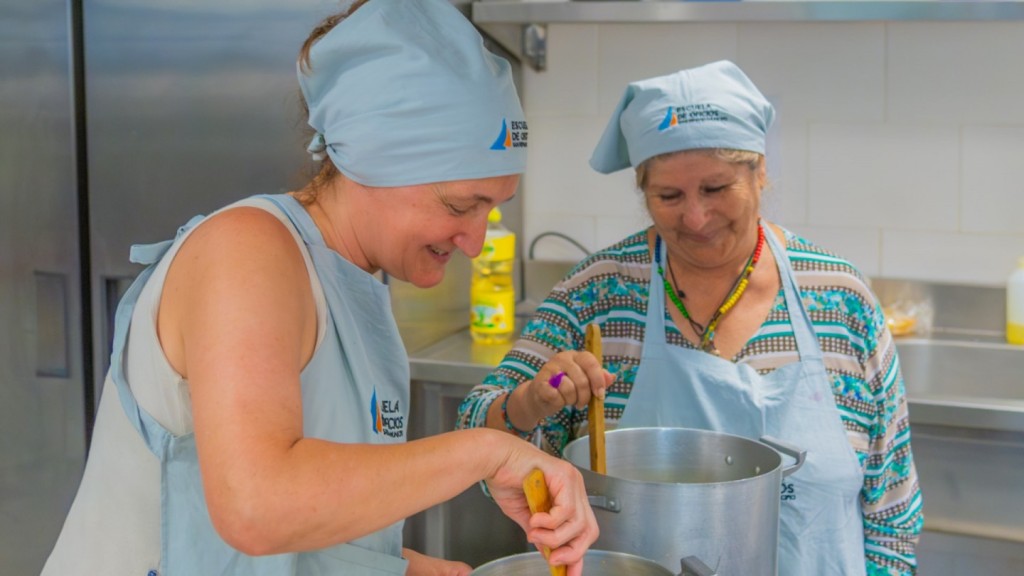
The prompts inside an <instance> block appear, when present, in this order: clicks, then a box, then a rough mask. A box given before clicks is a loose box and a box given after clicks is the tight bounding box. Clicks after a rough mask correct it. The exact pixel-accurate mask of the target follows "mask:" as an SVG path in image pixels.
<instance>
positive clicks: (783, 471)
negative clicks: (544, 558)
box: [564, 428, 805, 576]
mask: <svg viewBox="0 0 1024 576" xmlns="http://www.w3.org/2000/svg"><path fill="white" fill-rule="evenodd" d="M605 450H606V458H607V474H597V473H596V472H592V471H591V470H590V469H589V465H590V443H589V438H588V437H583V438H579V439H577V440H574V441H572V442H570V443H569V445H568V446H566V449H565V452H564V457H565V458H566V459H567V460H569V461H570V462H572V463H573V464H574V465H576V467H577V468H578V469H579V470H580V471H581V472H582V474H583V479H584V482H585V483H586V486H587V492H588V494H589V495H590V503H591V506H592V507H593V508H594V514H595V515H596V516H597V523H598V525H599V526H600V528H601V535H600V536H599V537H598V540H597V542H595V543H594V547H595V548H599V549H602V550H615V551H619V552H626V553H629V554H635V555H637V556H641V557H644V558H649V559H651V560H655V561H657V562H658V563H659V564H661V565H662V566H663V567H665V568H669V569H672V568H673V567H674V566H678V563H679V559H680V558H685V557H687V556H696V557H698V558H700V559H702V560H703V561H704V562H706V563H707V564H708V565H709V566H711V567H712V568H713V569H715V570H716V571H717V572H718V574H720V575H721V576H760V575H766V576H774V575H775V574H777V565H778V542H779V499H780V491H781V488H782V478H783V477H784V476H788V475H789V474H791V473H793V472H795V471H796V470H797V468H799V467H800V466H801V465H802V464H803V460H804V456H805V453H804V452H801V451H799V450H797V449H795V448H792V447H789V446H786V445H784V444H781V443H779V442H778V441H775V440H772V439H769V438H762V439H761V441H760V442H758V441H755V440H750V439H747V438H743V437H741V436H734V435H732V434H723V433H720V432H709V431H706V430H692V429H687V428H626V429H619V430H613V431H610V432H607V433H606V434H605ZM780 452H784V453H786V454H788V455H790V456H792V457H793V458H794V459H795V460H796V462H795V463H794V464H792V465H790V466H788V467H786V468H784V467H783V460H782V456H781V455H780Z"/></svg>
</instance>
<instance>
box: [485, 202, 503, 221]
mask: <svg viewBox="0 0 1024 576" xmlns="http://www.w3.org/2000/svg"><path fill="white" fill-rule="evenodd" d="M487 221H488V222H490V223H491V224H497V223H498V222H501V210H498V207H497V206H495V207H494V208H491V211H490V212H489V213H488V214H487Z"/></svg>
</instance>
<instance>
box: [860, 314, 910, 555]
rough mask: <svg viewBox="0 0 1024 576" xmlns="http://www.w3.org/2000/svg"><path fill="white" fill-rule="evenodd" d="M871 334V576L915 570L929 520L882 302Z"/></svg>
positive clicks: (867, 479)
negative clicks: (872, 414) (872, 409)
mask: <svg viewBox="0 0 1024 576" xmlns="http://www.w3.org/2000/svg"><path fill="white" fill-rule="evenodd" d="M867 336H868V337H867V338H865V345H866V346H865V353H866V354H867V356H866V359H865V362H864V367H865V375H866V377H867V379H868V383H869V386H870V389H871V390H872V392H873V393H874V403H875V410H876V417H875V424H876V425H875V426H874V427H873V428H872V430H871V432H870V447H869V455H868V458H867V460H866V467H865V471H864V487H863V489H862V490H861V504H862V506H863V514H864V547H865V557H866V562H867V566H868V574H872V575H876V574H878V575H881V574H886V575H897V574H898V575H905V574H913V573H915V572H916V567H917V556H916V548H917V541H918V538H919V536H920V534H921V528H922V525H923V521H924V517H923V515H922V512H921V489H920V486H919V485H918V478H917V470H916V468H915V467H914V458H913V453H912V451H911V447H910V420H909V417H908V413H907V400H906V395H905V389H904V384H903V375H902V374H901V373H900V366H899V356H898V355H897V353H896V345H895V341H894V339H893V337H892V334H891V333H890V332H889V330H888V328H887V327H886V325H885V318H884V317H883V315H882V312H881V308H880V307H879V306H878V305H877V304H876V306H875V313H874V316H873V318H872V320H871V322H870V325H869V326H868V335H867Z"/></svg>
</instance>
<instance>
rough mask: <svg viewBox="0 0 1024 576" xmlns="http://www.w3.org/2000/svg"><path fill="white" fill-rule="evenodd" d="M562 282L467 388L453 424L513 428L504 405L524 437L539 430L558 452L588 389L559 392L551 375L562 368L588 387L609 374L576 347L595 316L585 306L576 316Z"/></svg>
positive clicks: (548, 446)
mask: <svg viewBox="0 0 1024 576" xmlns="http://www.w3.org/2000/svg"><path fill="white" fill-rule="evenodd" d="M566 284H567V281H563V282H561V283H559V284H558V285H557V286H555V288H554V289H553V290H552V292H551V293H550V294H549V295H548V297H547V299H545V301H544V302H543V303H542V304H541V305H540V307H539V308H538V310H537V314H536V315H535V316H534V317H533V318H532V319H531V320H530V321H529V322H528V323H527V325H526V327H525V328H524V329H523V332H522V334H521V335H520V337H519V340H518V341H517V342H516V345H515V347H514V348H512V350H510V351H509V352H508V354H506V355H505V358H504V359H503V360H502V361H501V364H499V365H498V367H497V368H495V370H494V371H493V372H491V373H490V374H489V375H488V376H487V377H486V378H485V379H484V381H483V382H482V383H481V384H479V385H477V386H475V387H473V389H472V390H470V392H469V394H468V395H467V396H466V398H465V399H464V400H463V401H462V403H461V404H460V405H459V409H458V415H457V419H456V427H457V428H459V429H469V428H482V427H489V428H493V429H495V430H501V431H504V432H512V431H510V430H509V428H508V426H507V425H506V423H505V415H504V414H502V407H503V406H504V408H505V410H506V411H507V413H508V418H509V420H510V421H511V423H512V425H513V426H514V427H515V428H516V429H517V430H518V431H521V432H532V434H529V435H525V434H523V436H524V437H526V438H528V439H532V438H533V436H534V435H535V434H538V433H539V434H541V436H542V446H543V447H544V449H545V450H546V451H548V452H550V453H552V454H555V455H559V454H561V451H562V449H563V448H565V445H566V444H568V443H569V442H570V441H571V440H572V439H573V437H572V431H573V428H574V426H575V424H576V423H577V422H578V421H580V420H582V419H583V418H584V413H583V410H582V408H585V406H586V403H587V400H589V393H588V394H576V392H575V390H573V391H572V396H571V398H570V397H568V396H562V394H560V393H559V392H558V390H556V389H554V388H552V387H551V386H550V384H549V383H548V382H549V380H550V378H551V377H552V376H554V375H555V374H557V373H558V372H559V371H566V372H567V373H569V374H573V375H575V378H573V377H570V378H569V380H568V382H569V383H570V384H578V385H582V386H586V387H587V388H588V392H589V388H590V386H591V382H592V381H594V382H600V383H601V386H602V387H601V389H602V391H603V389H604V387H606V386H608V385H610V384H611V380H612V378H611V377H610V375H608V376H606V375H607V372H606V371H604V370H603V369H602V368H601V366H600V364H599V363H598V362H597V359H596V358H594V357H593V355H590V354H587V353H582V352H578V350H580V349H582V348H583V342H584V333H583V330H582V328H583V327H585V326H586V323H587V322H590V321H594V316H593V311H590V314H589V315H587V316H586V317H585V318H580V317H579V315H578V313H579V310H578V307H576V306H574V305H573V304H572V300H573V298H574V297H573V294H572V292H571V290H570V289H568V288H567V287H566ZM599 379H600V380H599ZM602 380H603V382H602ZM538 384H540V385H539V386H538ZM534 387H536V388H534ZM560 389H561V385H560V386H559V390H560ZM506 399H507V402H506ZM581 400H582V401H581ZM542 419H543V421H542V422H540V425H539V426H538V425H537V423H538V421H539V420H542Z"/></svg>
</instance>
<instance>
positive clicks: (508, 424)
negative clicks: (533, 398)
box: [501, 392, 533, 440]
mask: <svg viewBox="0 0 1024 576" xmlns="http://www.w3.org/2000/svg"><path fill="white" fill-rule="evenodd" d="M511 397H512V393H511V392H509V393H508V394H505V399H504V400H502V401H501V419H502V420H504V421H505V428H506V429H508V431H509V432H512V433H513V434H515V435H517V436H519V437H520V438H522V439H523V440H525V439H527V438H529V437H530V435H531V434H533V430H526V431H523V430H520V429H519V428H516V425H515V424H513V423H512V420H511V419H510V418H509V417H508V399H509V398H511Z"/></svg>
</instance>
